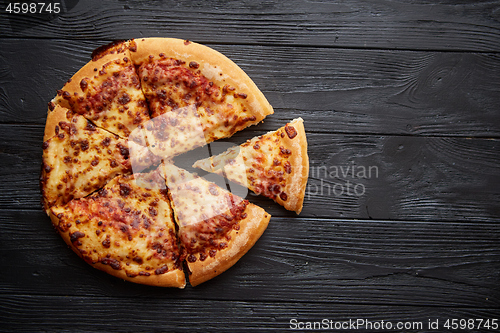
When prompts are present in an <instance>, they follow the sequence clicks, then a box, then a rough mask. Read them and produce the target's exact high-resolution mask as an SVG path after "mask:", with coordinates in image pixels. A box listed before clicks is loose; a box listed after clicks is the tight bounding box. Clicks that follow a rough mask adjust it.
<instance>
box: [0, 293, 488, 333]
mask: <svg viewBox="0 0 500 333" xmlns="http://www.w3.org/2000/svg"><path fill="white" fill-rule="evenodd" d="M214 309H217V315H214V312H213V311H214ZM0 318H1V319H2V323H3V327H4V329H5V331H9V332H14V331H15V332H33V331H51V332H54V331H57V332H72V333H73V332H103V331H106V332H115V331H116V332H123V331H127V332H128V331H133V332H151V331H162V332H193V331H194V332H201V331H203V332H249V331H254V330H258V331H259V332H280V331H285V330H286V331H289V330H291V329H298V328H299V326H302V325H304V327H305V325H308V324H306V323H307V322H312V321H319V322H322V321H323V320H325V321H326V326H324V327H323V329H331V330H333V331H335V332H339V331H340V330H338V329H337V330H335V325H342V324H341V323H342V322H349V320H351V322H352V321H354V322H357V321H358V319H359V320H364V324H363V322H362V321H360V322H359V326H354V328H353V326H351V328H350V329H352V330H370V328H372V330H371V331H374V330H375V329H374V328H373V327H377V326H376V325H385V326H384V327H388V325H393V330H394V331H396V332H401V331H402V330H396V327H397V325H401V324H399V323H402V325H408V326H407V327H408V329H407V330H405V331H407V332H426V331H432V329H431V330H429V329H428V327H429V325H430V324H429V321H431V322H432V323H435V322H436V320H437V324H438V328H439V331H441V332H442V331H445V328H444V324H445V322H446V319H450V318H456V319H469V318H485V319H490V324H491V319H493V318H497V312H495V311H494V310H492V309H476V308H472V309H471V308H458V309H457V308H431V307H405V306H379V307H375V308H374V307H368V306H356V305H345V304H334V303H329V304H324V303H315V302H312V303H286V302H280V303H271V302H245V301H232V302H228V301H207V300H164V299H163V300H162V299H161V298H153V299H151V298H147V299H146V298H130V297H127V298H117V297H116V298H110V297H98V298H91V297H87V296H84V295H82V296H78V297H61V296H59V297H58V296H50V297H39V296H28V295H21V296H11V295H7V296H4V297H2V298H1V299H0ZM294 320H296V321H294ZM382 321H384V323H385V324H383V323H382ZM299 322H301V324H299ZM368 322H370V323H368ZM389 323H390V324H389ZM483 323H484V322H483ZM310 325H313V324H312V323H311V324H310ZM330 325H331V328H330ZM476 325H477V322H476ZM320 327H321V326H320ZM378 327H381V326H378ZM431 327H432V326H431ZM475 327H476V328H477V326H475ZM344 331H345V330H344ZM384 331H387V330H384ZM436 331H437V330H436ZM469 331H474V332H491V329H490V330H488V329H485V328H484V327H481V328H479V329H474V330H469Z"/></svg>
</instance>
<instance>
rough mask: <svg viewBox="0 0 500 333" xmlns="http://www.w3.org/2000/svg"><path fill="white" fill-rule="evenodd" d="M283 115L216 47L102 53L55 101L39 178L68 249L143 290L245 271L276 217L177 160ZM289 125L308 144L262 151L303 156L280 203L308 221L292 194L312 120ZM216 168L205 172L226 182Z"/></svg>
mask: <svg viewBox="0 0 500 333" xmlns="http://www.w3.org/2000/svg"><path fill="white" fill-rule="evenodd" d="M272 113H273V109H272V107H271V105H270V104H269V103H268V101H267V100H266V98H265V96H264V95H263V94H262V92H261V91H260V90H259V89H258V88H257V86H256V85H255V83H254V82H253V81H252V80H251V79H250V78H249V77H248V75H246V74H245V72H243V70H242V69H241V68H239V67H238V66H237V65H236V64H235V63H233V62H232V61H231V60H229V59H228V58H227V57H225V56H224V55H222V54H220V53H219V52H217V51H215V50H213V49H211V48H208V47H206V46H203V45H200V44H197V43H193V42H189V41H183V40H178V39H171V38H145V39H132V40H128V41H118V42H114V43H111V44H109V45H106V46H102V47H99V48H98V49H96V50H95V51H94V52H93V53H92V60H91V61H89V62H88V63H87V64H85V65H84V66H83V67H82V68H81V69H80V70H79V71H78V72H77V73H76V74H74V75H73V77H72V78H71V79H70V80H68V82H67V83H66V84H65V85H64V86H63V87H62V89H60V90H58V92H57V96H56V97H55V98H54V99H53V100H52V101H50V102H49V110H48V113H47V122H46V126H45V133H44V142H43V156H42V171H41V176H40V185H41V191H42V202H43V206H44V209H45V211H46V212H47V214H48V215H49V217H50V219H51V221H52V223H53V225H54V227H55V228H56V230H57V231H58V232H59V234H60V235H61V236H62V238H63V240H64V241H65V242H66V243H67V244H68V246H69V247H70V248H72V249H73V250H74V251H75V252H76V253H77V254H78V255H79V256H80V257H81V258H82V259H83V260H84V261H86V262H87V263H89V264H90V265H92V266H93V267H95V268H97V269H100V270H102V271H105V272H107V273H109V274H111V275H113V276H116V277H119V278H121V279H124V280H127V281H131V282H136V283H141V284H147V285H153V286H164V287H177V288H184V287H185V285H186V284H187V283H190V284H191V285H192V286H196V285H198V284H200V283H203V282H205V281H207V280H210V279H212V278H213V277H215V276H217V275H219V274H220V273H222V272H224V271H225V270H227V269H228V268H230V267H231V266H232V265H234V264H235V263H236V262H237V261H238V260H239V259H240V258H241V257H242V256H243V255H244V254H245V253H246V252H247V251H248V250H249V249H250V248H251V247H252V246H253V245H254V244H255V243H256V242H257V240H258V239H259V238H260V236H261V235H262V233H263V232H264V230H265V229H266V227H267V225H268V223H269V220H270V218H271V216H270V214H268V213H267V212H266V211H264V210H263V209H262V208H260V207H258V206H256V205H254V204H252V203H250V202H249V201H248V200H246V199H244V198H241V197H239V196H237V195H235V194H234V193H231V192H229V191H227V190H225V189H223V188H221V187H219V186H217V185H216V184H214V183H212V182H209V181H208V180H206V179H204V178H202V177H199V176H197V175H195V174H192V173H189V172H188V171H187V170H185V169H182V168H179V167H177V166H176V165H175V161H174V158H175V156H178V155H181V154H183V153H185V152H188V151H191V150H193V149H195V148H197V147H200V146H204V145H206V144H208V143H210V142H213V141H215V140H219V139H223V138H229V137H231V136H232V135H233V134H234V133H236V132H238V131H241V130H243V129H245V128H246V127H248V126H250V125H255V124H257V123H259V122H261V121H262V120H263V119H264V118H265V117H266V116H268V115H270V114H272ZM287 126H288V127H285V130H284V131H285V132H286V133H289V132H290V131H291V128H293V129H294V130H295V131H296V136H297V139H293V138H290V135H289V136H288V138H289V139H290V140H291V141H289V142H288V141H287V140H286V139H283V140H281V139H280V140H279V142H278V141H273V140H267V139H266V140H264V141H265V142H264V141H262V146H263V147H266V149H267V148H269V149H270V151H271V150H273V154H274V152H275V151H276V149H278V150H279V149H285V151H287V150H290V151H291V152H292V153H291V155H290V154H288V155H290V156H287V157H286V158H285V159H283V160H282V161H281V163H282V164H281V168H283V170H284V172H283V175H285V174H286V173H287V170H288V169H287V165H288V164H287V163H290V165H291V168H292V170H293V171H292V172H288V174H290V175H292V176H293V177H292V176H289V175H288V174H287V175H286V176H285V177H284V178H283V182H282V183H280V186H282V187H280V189H281V191H280V193H279V195H278V197H282V196H283V194H282V193H286V194H287V196H288V197H287V199H286V200H283V202H281V201H279V199H276V201H277V202H279V203H281V204H283V205H284V206H285V208H287V209H292V210H295V211H297V212H300V209H301V207H302V201H303V194H301V193H300V191H301V190H300V191H298V192H297V191H294V190H291V189H290V188H289V187H287V186H289V185H292V186H297V184H304V186H305V182H306V180H307V172H306V171H307V170H305V169H307V167H308V165H307V164H306V163H305V162H304V161H307V151H306V150H305V148H304V147H305V134H304V133H303V126H302V122H301V121H300V122H298V121H294V122H292V123H290V124H288V125H287ZM301 126H302V127H301ZM287 128H288V130H287ZM282 132H283V130H282V129H280V130H278V131H277V133H278V134H276V135H278V137H279V136H280V135H281V133H282ZM276 135H274V136H273V138H274V137H275V136H276ZM259 142H261V141H259ZM277 144H279V145H280V146H279V147H278V148H276V147H275V146H276V145H277ZM281 145H282V146H281ZM243 146H244V145H242V149H243V150H245V148H244V147H243ZM271 148H272V149H271ZM301 149H302V150H301ZM300 154H302V155H300ZM299 157H300V158H299ZM245 158H247V159H248V158H249V159H250V160H251V161H254V162H255V161H256V157H255V156H254V155H252V156H251V157H250V155H248V154H246V155H245ZM297 158H298V159H297ZM217 159H218V158H216V159H215V160H217ZM296 159H297V161H296ZM215 160H214V161H215ZM225 162H227V161H223V160H221V161H220V163H225ZM207 163H208V162H207V161H205V162H203V161H200V162H199V164H200V167H202V168H203V169H206V170H208V169H210V170H209V171H214V172H217V171H216V170H215V169H214V166H213V165H212V164H210V163H212V161H210V163H209V164H210V165H207ZM260 166H261V167H262V168H264V169H265V168H267V167H268V164H267V162H266V163H264V164H261V165H260ZM300 168H302V169H300ZM247 178H248V177H247ZM292 178H293V179H292ZM262 186H264V185H262ZM301 186H302V185H301ZM250 188H251V187H250ZM288 203H295V204H294V205H291V206H288ZM299 204H300V208H299Z"/></svg>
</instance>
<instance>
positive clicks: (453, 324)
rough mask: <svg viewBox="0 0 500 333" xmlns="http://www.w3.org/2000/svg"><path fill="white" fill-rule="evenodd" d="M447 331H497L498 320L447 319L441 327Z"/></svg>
mask: <svg viewBox="0 0 500 333" xmlns="http://www.w3.org/2000/svg"><path fill="white" fill-rule="evenodd" d="M443 326H444V327H445V328H446V329H448V330H457V329H461V330H465V329H471V330H472V329H480V328H482V329H487V330H490V329H491V330H497V329H498V319H496V318H495V319H491V320H490V319H447V320H446V322H445V323H444V325H443Z"/></svg>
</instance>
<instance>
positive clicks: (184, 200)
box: [164, 164, 248, 261]
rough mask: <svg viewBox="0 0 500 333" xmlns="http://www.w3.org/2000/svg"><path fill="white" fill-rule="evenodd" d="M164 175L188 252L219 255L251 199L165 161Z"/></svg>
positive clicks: (183, 242)
mask: <svg viewBox="0 0 500 333" xmlns="http://www.w3.org/2000/svg"><path fill="white" fill-rule="evenodd" d="M164 175H165V179H166V182H167V186H168V189H169V195H170V198H171V202H172V207H173V210H174V215H175V218H176V220H177V224H178V225H179V237H180V240H181V242H182V244H183V246H184V248H185V249H186V250H187V252H188V254H194V253H196V254H201V255H202V256H206V255H212V256H213V255H215V252H216V251H217V250H218V249H222V248H224V247H225V246H226V245H227V242H228V239H227V236H228V234H229V233H230V231H231V230H232V229H233V228H237V224H238V222H239V220H241V219H242V218H244V217H245V213H244V211H245V208H246V206H247V204H248V201H246V200H243V199H242V198H240V197H238V196H236V195H233V194H231V193H230V192H228V191H226V190H224V189H222V188H220V187H219V186H217V185H216V184H214V183H211V182H209V181H207V180H205V179H203V178H200V177H197V176H195V175H193V174H190V173H188V172H187V171H185V170H182V169H180V168H178V167H176V166H174V165H172V164H165V165H164ZM190 260H195V259H194V257H189V256H188V261H190Z"/></svg>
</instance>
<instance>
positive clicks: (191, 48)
mask: <svg viewBox="0 0 500 333" xmlns="http://www.w3.org/2000/svg"><path fill="white" fill-rule="evenodd" d="M129 48H130V56H131V58H132V61H133V63H134V64H135V65H136V66H140V65H141V64H143V63H145V62H148V61H150V60H155V59H156V60H157V59H160V56H159V55H160V54H161V53H162V54H164V55H165V56H166V57H167V58H173V59H179V60H183V61H185V62H186V66H189V63H190V62H191V61H194V62H196V63H198V65H199V68H198V69H199V70H200V71H201V74H202V75H203V76H205V77H206V78H207V79H209V80H211V81H213V82H214V83H215V84H217V85H219V86H220V87H223V86H224V85H226V84H228V85H230V86H232V87H235V88H236V89H237V90H238V92H240V93H244V94H246V95H247V98H246V100H245V103H246V104H247V105H248V107H249V110H250V111H251V113H252V114H253V115H254V116H255V117H256V118H257V120H256V122H255V123H258V122H260V121H261V120H262V119H264V118H265V117H266V116H267V115H269V114H273V113H274V111H273V108H272V106H271V104H269V102H268V101H267V99H266V97H265V96H264V94H263V93H262V92H261V91H260V90H259V88H257V86H256V85H255V83H254V82H253V81H252V79H250V77H249V76H248V75H247V74H246V73H245V72H244V71H243V70H242V69H241V68H240V67H238V65H236V64H235V63H234V62H233V61H231V60H230V59H229V58H227V57H226V56H225V55H223V54H221V53H219V52H217V51H215V50H214V49H211V48H209V47H207V46H204V45H201V44H197V43H194V42H190V41H185V40H182V39H175V38H143V39H133V40H131V41H130V43H129ZM150 56H153V58H151V57H150Z"/></svg>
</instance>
